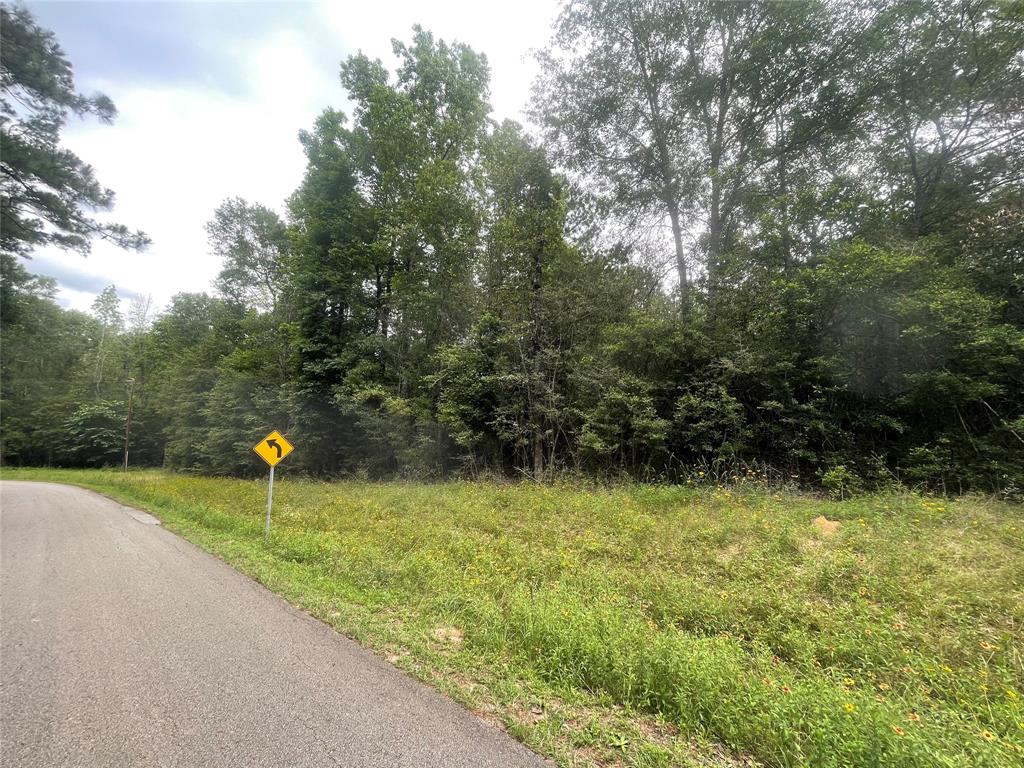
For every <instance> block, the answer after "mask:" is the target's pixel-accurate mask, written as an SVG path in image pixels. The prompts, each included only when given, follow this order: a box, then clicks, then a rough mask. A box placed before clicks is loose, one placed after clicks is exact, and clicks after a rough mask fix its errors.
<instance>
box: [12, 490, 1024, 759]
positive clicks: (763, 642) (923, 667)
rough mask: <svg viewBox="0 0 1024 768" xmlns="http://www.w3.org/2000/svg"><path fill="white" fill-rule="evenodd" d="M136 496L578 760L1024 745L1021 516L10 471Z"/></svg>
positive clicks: (886, 499) (524, 734)
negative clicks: (268, 509) (267, 522)
mask: <svg viewBox="0 0 1024 768" xmlns="http://www.w3.org/2000/svg"><path fill="white" fill-rule="evenodd" d="M4 478H5V479H38V480H55V481H60V482H73V483H76V484H79V485H84V486H86V487H90V488H93V489H96V490H100V491H103V492H105V493H108V494H110V495H112V496H114V497H116V498H118V499H120V500H122V501H125V502H130V503H134V504H138V505H140V506H143V507H145V508H146V509H148V510H150V511H152V512H153V513H155V514H156V515H158V516H159V517H160V518H161V519H162V520H163V521H164V523H165V525H166V526H167V527H168V528H169V529H171V530H173V531H176V532H178V533H180V534H182V535H183V536H185V537H186V538H188V539H190V540H191V541H193V542H195V543H196V544H198V545H200V546H202V547H204V548H205V549H207V550H209V551H211V552H213V553H214V554H216V555H217V556H219V557H221V558H223V559H224V560H225V561H227V562H228V563H230V564H232V565H233V566H235V567H237V568H239V569H240V570H242V571H243V572H245V573H247V574H249V575H251V576H252V577H254V578H255V579H257V580H258V581H260V582H262V583H264V584H265V585H267V586H268V587H269V588H271V589H273V590H275V591H277V592H279V593H280V594H282V595H283V596H284V597H285V598H287V599H288V600H289V601H291V602H292V603H293V604H295V605H297V606H299V607H301V608H302V609H304V610H306V611H308V612H310V613H311V614H313V615H315V616H317V617H318V618H320V619H322V620H323V621H325V622H327V623H329V624H330V625H332V626H333V627H335V628H337V629H338V630H339V631H341V632H344V633H346V634H349V635H351V636H353V637H355V638H356V639H358V640H359V641H360V642H362V643H364V644H365V645H367V646H369V647H371V648H373V649H375V650H376V651H377V652H379V653H380V654H381V655H383V656H385V657H386V658H387V659H388V660H389V661H390V662H392V663H394V664H396V665H397V666H399V667H401V668H403V669H405V670H407V671H409V672H410V673H412V674H414V675H416V676H417V677H419V678H421V679H424V680H426V681H429V682H431V683H433V684H434V685H437V686H438V687H439V688H441V689H442V690H444V691H446V692H448V693H450V694H452V695H453V696H455V697H456V698H457V699H459V700H460V701H462V702H463V703H465V704H466V705H467V706H468V707H470V708H471V709H473V710H474V711H476V712H477V713H479V714H480V715H481V716H484V717H485V718H487V719H490V720H492V721H494V722H499V723H501V724H502V725H503V726H504V727H506V728H507V729H508V730H510V731H511V732H512V733H513V734H514V735H516V736H517V737H518V738H520V739H522V740H523V741H524V742H525V743H527V744H528V745H530V746H531V747H533V748H534V749H536V750H538V751H539V752H541V753H543V754H546V755H550V756H553V757H555V758H556V759H557V760H558V761H559V762H560V764H562V765H622V766H670V765H682V766H696V765H705V766H729V765H752V764H753V765H765V766H830V765H833V766H851V765H856V766H868V765H885V766H936V765H945V766H1007V767H1009V766H1017V765H1020V763H1021V760H1022V759H1024V638H1022V635H1021V627H1022V625H1024V515H1022V513H1021V508H1020V507H1019V506H1013V505H1010V504H1006V503H1002V502H997V501H991V500H988V499H984V498H981V497H970V496H967V497H962V498H959V499H945V498H941V497H931V496H922V495H917V494H913V493H889V494H879V495H866V496H859V497H856V498H852V499H847V500H844V501H826V500H823V499H821V498H818V497H815V496H810V495H804V494H798V493H795V492H790V491H775V490H771V489H769V488H767V487H765V486H764V485H763V484H760V483H757V482H756V481H755V480H753V479H750V480H746V481H743V480H741V481H737V482H736V483H734V484H733V485H731V486H729V487H724V486H675V487H666V486H647V485H626V486H622V487H610V488H609V487H599V486H583V485H579V484H575V485H568V484H566V485H560V484H554V485H536V484H525V483H522V484H502V483H493V484H492V483H441V484H432V485H427V484H412V483H391V484H375V483H366V482H354V481H353V482H342V483H320V482H309V481H298V480H288V479H285V480H283V481H281V482H279V483H278V484H276V485H275V494H274V502H275V507H274V525H273V532H272V535H271V537H270V539H269V540H265V539H264V537H263V530H262V522H263V513H264V509H265V507H264V504H265V498H266V497H265V494H266V485H265V483H264V482H262V481H251V480H228V479H214V478H204V477H197V476H185V475H175V474H170V473H166V472H159V471H140V472H131V473H128V474H124V473H121V472H114V471H58V470H5V471H4Z"/></svg>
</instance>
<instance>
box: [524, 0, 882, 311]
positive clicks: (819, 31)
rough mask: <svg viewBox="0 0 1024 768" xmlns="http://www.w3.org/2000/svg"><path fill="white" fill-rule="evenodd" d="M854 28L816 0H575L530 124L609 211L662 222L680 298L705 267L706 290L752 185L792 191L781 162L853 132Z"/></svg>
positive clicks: (548, 59)
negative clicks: (764, 182)
mask: <svg viewBox="0 0 1024 768" xmlns="http://www.w3.org/2000/svg"><path fill="white" fill-rule="evenodd" d="M863 26H864V19H863V18H854V17H853V15H852V14H847V15H846V16H843V15H841V14H839V13H837V11H836V9H835V7H833V6H830V5H827V4H825V3H823V2H799V3H771V2H725V1H724V0H701V1H700V2H685V3H677V2H669V1H668V0H573V1H572V2H567V3H566V5H565V7H564V10H563V12H562V15H561V16H560V18H559V21H558V25H557V32H556V35H555V38H554V41H553V43H554V47H553V48H552V49H551V50H549V51H548V52H547V53H545V54H544V55H543V56H542V58H541V61H542V64H543V68H544V69H543V75H542V77H541V79H540V81H539V86H538V96H539V102H538V107H537V112H538V117H539V119H540V120H541V122H542V124H543V125H544V127H545V129H546V133H547V136H548V138H549V139H550V140H551V142H552V143H553V145H554V146H555V148H556V150H557V153H558V155H557V156H558V158H559V160H560V161H561V162H562V163H563V164H564V165H565V166H566V167H568V168H569V169H571V170H573V171H576V172H579V173H580V174H582V175H583V176H584V177H585V178H586V179H587V180H589V182H590V183H591V185H592V186H593V187H594V188H596V189H597V191H598V193H599V194H600V195H601V196H602V197H604V198H605V199H606V201H607V202H608V204H609V205H610V207H611V209H612V210H614V211H617V212H619V213H620V214H624V215H626V216H627V217H628V219H629V220H630V221H632V222H635V223H636V224H637V225H639V224H640V223H641V222H642V221H643V220H644V219H647V220H648V221H653V222H654V223H655V224H657V223H659V222H661V221H665V220H666V219H667V221H668V223H669V225H670V229H671V232H672V241H673V249H674V254H675V262H676V269H677V273H678V282H679V286H680V290H681V292H682V293H683V294H684V295H685V293H686V292H687V290H688V287H689V285H690V283H691V282H692V277H693V272H694V270H697V269H700V268H701V267H703V268H704V269H705V270H706V274H707V277H708V283H709V288H710V289H712V290H713V289H714V288H715V287H716V285H717V283H718V282H719V281H720V279H721V272H722V269H723V265H722V259H723V256H724V254H725V253H727V252H728V251H729V250H730V249H731V248H732V247H733V246H734V244H735V242H736V241H737V239H738V237H739V234H740V232H739V229H740V222H741V219H740V215H739V214H740V213H741V211H742V207H743V203H744V201H745V200H746V199H748V198H749V197H750V194H751V190H752V188H753V187H755V186H756V185H757V182H758V178H759V177H760V176H762V175H763V174H764V173H765V170H766V169H767V168H769V167H772V168H774V169H775V170H776V172H777V173H778V174H779V175H780V178H781V187H782V189H783V194H784V195H785V194H788V193H789V182H788V181H786V175H787V171H786V166H787V163H788V162H792V160H793V159H794V158H796V157H800V156H807V154H808V152H809V150H810V149H811V148H813V147H815V146H816V145H817V144H819V143H820V142H822V141H824V140H825V139H826V137H829V136H830V135H831V134H832V133H833V132H835V131H837V130H844V131H845V130H849V127H850V124H851V122H852V118H853V116H854V115H855V114H856V110H857V108H858V105H859V104H860V102H861V101H862V100H863V95H862V94H861V93H860V92H859V91H858V90H857V88H856V84H857V83H858V80H857V78H855V77H851V76H849V75H850V74H851V73H850V67H851V66H852V65H853V63H854V62H855V61H856V55H855V54H856V51H857V49H858V45H859V41H860V39H861V36H862V35H863V31H861V28H862V27H863ZM787 216H788V214H787ZM687 242H689V243H691V244H692V245H691V247H690V252H689V253H688V252H687V248H686V243H687Z"/></svg>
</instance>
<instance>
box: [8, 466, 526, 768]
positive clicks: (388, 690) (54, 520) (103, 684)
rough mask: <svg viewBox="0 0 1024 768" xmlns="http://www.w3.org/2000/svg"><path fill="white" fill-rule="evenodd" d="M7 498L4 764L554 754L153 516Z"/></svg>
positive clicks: (294, 762)
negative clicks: (539, 750)
mask: <svg viewBox="0 0 1024 768" xmlns="http://www.w3.org/2000/svg"><path fill="white" fill-rule="evenodd" d="M0 510H2V511H0V764H2V765H3V766H11V768H13V767H14V766H19V768H20V767H24V768H31V767H32V766H40V767H42V766H45V767H46V768H53V767H56V766H83V768H84V767H85V766H88V767H89V768H93V767H94V766H133V767H135V766H161V767H167V766H275V768H276V767H277V766H282V767H284V766H287V767H289V768H291V767H292V766H346V768H348V767H352V768H355V767H356V766H367V767H369V766H373V767H374V768H378V767H379V768H383V767H385V766H388V767H391V766H395V767H397V766H417V767H427V766H446V767H447V768H456V767H457V766H495V767H496V768H497V767H498V766H501V768H514V767H517V766H524V767H525V766H530V768H540V766H544V765H546V763H545V762H543V761H541V760H540V758H538V757H537V756H536V755H534V754H533V753H532V752H530V751H528V750H527V749H525V748H524V747H522V746H521V745H519V744H518V743H516V742H514V741H512V739H510V738H509V737H508V736H506V735H505V734H504V733H502V732H501V731H499V730H497V729H495V728H493V727H491V726H489V725H487V724H485V723H484V722H482V721H481V720H479V719H477V718H475V717H473V716H472V715H470V714H469V713H468V712H466V711H465V710H463V709H462V708H461V707H459V706H458V705H457V704H455V703H454V702H452V701H450V700H449V699H447V698H445V697H443V696H442V695H441V694H439V693H437V692H436V691H434V690H432V689H430V688H428V687H426V686H424V685H421V684H420V683H417V682H415V681H414V680H412V679H411V678H409V677H407V676H406V675H404V674H403V673H402V672H400V671H398V670H396V669H395V668H394V667H391V666H389V665H388V664H386V663H384V662H383V661H381V660H380V659H378V658H377V657H376V656H374V655H373V654H371V653H370V652H368V651H366V650H364V649H363V648H361V647H360V646H358V645H357V644H356V643H354V642H352V641H350V640H348V639H346V638H344V637H342V636H341V635H339V634H337V633H336V632H335V631H334V630H332V629H331V628H330V627H328V626H326V625H325V624H322V623H320V622H318V621H316V620H315V619H312V618H310V617H309V616H307V615H305V614H304V613H301V612H300V611H297V610H295V609H294V608H292V607H291V606H290V605H288V604H287V603H286V602H285V601H284V600H282V599H281V598H279V597H277V596H276V595H274V594H272V593H271V592H269V591H267V590H266V589H264V588H263V587H261V586H260V585H258V584H256V583H255V582H253V581H252V580H250V579H248V578H247V577H245V576H243V575H241V574H240V573H238V572H237V571H234V570H232V569H231V568H230V567H228V566H227V565H225V564H224V563H222V562H221V561H219V560H217V559H216V558H214V557H212V556H211V555H208V554H206V553H205V552H203V551H201V550H199V549H197V548H196V547H194V546H193V545H191V544H189V543H188V542H186V541H184V540H182V539H180V538H178V537H177V536H175V535H173V534H171V533H169V532H168V531H165V530H164V529H163V528H162V527H161V526H160V525H159V524H158V522H157V521H156V520H155V519H154V518H152V517H150V516H148V515H146V514H145V513H142V512H139V511H137V510H134V509H131V508H128V507H124V506H122V505H120V504H118V503H116V502H113V501H110V500H109V499H106V498H104V497H102V496H99V495H97V494H94V493H90V492H89V491H84V490H81V489H78V488H73V487H70V486H63V485H52V484H45V483H23V482H9V481H8V482H4V483H2V484H0Z"/></svg>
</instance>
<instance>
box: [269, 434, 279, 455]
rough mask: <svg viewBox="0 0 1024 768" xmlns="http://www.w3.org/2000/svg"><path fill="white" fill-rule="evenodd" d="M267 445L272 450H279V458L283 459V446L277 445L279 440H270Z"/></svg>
mask: <svg viewBox="0 0 1024 768" xmlns="http://www.w3.org/2000/svg"><path fill="white" fill-rule="evenodd" d="M267 445H269V446H270V447H271V448H275V449H277V458H279V459H280V458H281V446H280V445H278V444H277V440H275V439H274V438H270V439H269V440H267Z"/></svg>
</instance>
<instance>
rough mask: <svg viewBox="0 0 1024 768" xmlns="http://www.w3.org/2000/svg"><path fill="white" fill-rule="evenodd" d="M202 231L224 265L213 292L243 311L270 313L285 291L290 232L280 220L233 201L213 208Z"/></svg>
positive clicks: (256, 206)
mask: <svg viewBox="0 0 1024 768" xmlns="http://www.w3.org/2000/svg"><path fill="white" fill-rule="evenodd" d="M206 232H207V234H208V235H209V238H210V247H211V248H212V249H213V252H214V254H215V255H217V256H219V257H220V258H221V260H222V261H223V263H224V266H223V268H222V269H221V271H220V274H219V275H218V276H217V281H216V285H217V290H218V291H220V293H221V294H222V295H223V296H224V297H225V298H227V299H229V300H231V301H237V302H238V303H239V304H241V305H243V306H245V307H248V308H252V309H257V310H261V311H264V312H274V311H275V310H276V309H277V306H278V303H279V302H280V299H281V295H282V292H283V291H284V289H285V287H286V274H285V270H286V265H285V259H286V254H287V252H288V232H287V230H286V229H285V225H284V222H283V221H281V217H280V216H278V215H277V213H275V212H274V211H272V210H270V209H269V208H267V207H266V206H263V205H259V204H252V203H248V202H246V201H245V200H243V199H241V198H239V197H235V198H231V199H230V200H225V201H224V202H223V203H221V204H220V205H219V206H218V207H217V210H216V211H215V212H214V214H213V219H211V220H210V222H209V223H207V225H206Z"/></svg>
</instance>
